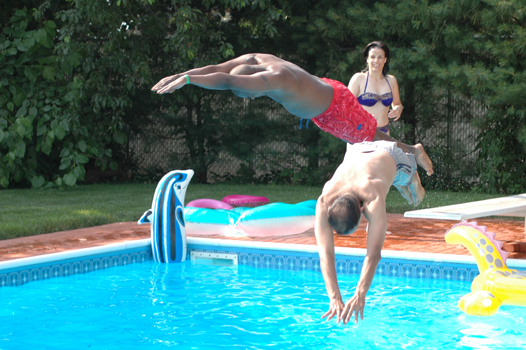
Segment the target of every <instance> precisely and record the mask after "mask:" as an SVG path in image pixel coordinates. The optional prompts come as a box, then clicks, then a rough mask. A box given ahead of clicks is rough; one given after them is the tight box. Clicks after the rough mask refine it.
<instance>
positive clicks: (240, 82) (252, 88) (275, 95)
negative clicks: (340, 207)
mask: <svg viewBox="0 0 526 350" xmlns="http://www.w3.org/2000/svg"><path fill="white" fill-rule="evenodd" d="M187 84H192V85H197V86H200V87H202V88H205V89H210V90H231V91H232V92H233V93H234V94H235V95H236V96H239V97H243V98H247V97H250V98H252V99H254V98H256V97H261V96H268V97H270V98H271V99H273V100H274V101H276V102H278V103H280V104H281V105H283V107H285V109H286V110H287V111H289V112H290V113H292V114H294V115H295V116H297V117H300V118H304V119H310V120H312V121H313V122H314V123H315V124H316V125H318V127H320V129H322V130H323V131H326V132H328V133H330V134H332V135H334V136H336V137H338V138H340V139H342V140H344V141H347V142H350V143H353V144H354V143H359V142H363V141H373V140H389V141H392V142H396V143H397V145H398V147H399V148H401V149H402V150H403V151H404V152H406V153H412V154H414V155H415V158H416V161H417V162H418V164H419V165H420V166H422V167H423V168H424V169H425V170H426V172H427V174H428V175H431V174H433V164H432V163H431V159H429V157H428V156H427V154H426V152H425V151H424V148H423V147H422V145H421V144H417V145H415V146H409V145H406V144H403V143H401V142H399V141H396V140H395V139H393V138H391V137H390V136H388V135H387V134H385V133H383V132H381V131H378V130H376V120H375V119H374V117H373V116H372V115H371V114H369V113H368V112H366V111H365V110H364V109H363V108H362V106H360V104H359V103H358V100H357V99H356V97H354V95H353V94H352V93H351V92H350V91H349V90H348V89H347V87H346V86H345V85H343V84H342V83H340V82H338V81H334V80H330V79H326V78H318V77H316V76H314V75H312V74H309V73H307V72H306V71H305V70H303V69H302V68H300V67H298V66H297V65H295V64H293V63H290V62H288V61H285V60H282V59H281V58H278V57H276V56H273V55H269V54H261V53H254V54H246V55H243V56H240V57H238V58H235V59H233V60H230V61H227V62H224V63H221V64H218V65H210V66H206V67H202V68H195V69H191V70H189V71H186V72H184V73H180V74H176V75H172V76H169V77H166V78H164V79H162V80H161V81H159V82H158V83H157V84H155V86H154V87H153V88H152V91H156V92H157V93H158V94H164V93H169V92H173V91H175V90H177V89H180V88H182V87H183V86H185V85H187Z"/></svg>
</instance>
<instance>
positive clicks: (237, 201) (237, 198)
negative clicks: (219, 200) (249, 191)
mask: <svg viewBox="0 0 526 350" xmlns="http://www.w3.org/2000/svg"><path fill="white" fill-rule="evenodd" d="M223 202H225V203H228V204H231V205H235V206H247V207H254V206H257V205H262V204H267V203H268V198H267V197H261V196H249V195H243V194H231V195H228V196H226V197H225V198H223Z"/></svg>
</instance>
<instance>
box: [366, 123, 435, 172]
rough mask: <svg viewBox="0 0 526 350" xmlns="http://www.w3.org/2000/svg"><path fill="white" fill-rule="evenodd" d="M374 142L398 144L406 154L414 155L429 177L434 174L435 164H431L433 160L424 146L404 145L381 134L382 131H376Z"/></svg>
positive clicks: (418, 144)
mask: <svg viewBox="0 0 526 350" xmlns="http://www.w3.org/2000/svg"><path fill="white" fill-rule="evenodd" d="M374 140H375V141H376V140H382V141H391V142H396V146H397V147H398V148H400V149H401V150H402V151H404V152H405V153H411V154H414V156H415V159H416V162H417V163H418V165H420V166H421V167H422V168H424V169H425V171H426V172H427V175H432V174H433V163H432V162H431V159H430V158H429V156H428V155H427V153H426V151H425V150H424V146H422V144H420V143H417V144H416V145H414V146H409V145H406V144H405V143H402V142H400V141H398V140H396V139H394V138H392V137H391V136H389V135H387V134H385V133H383V132H381V131H380V130H378V129H376V132H375V134H374Z"/></svg>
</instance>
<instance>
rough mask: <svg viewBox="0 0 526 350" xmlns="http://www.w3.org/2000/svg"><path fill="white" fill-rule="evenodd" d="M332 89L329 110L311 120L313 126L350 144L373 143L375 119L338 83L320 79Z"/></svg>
mask: <svg viewBox="0 0 526 350" xmlns="http://www.w3.org/2000/svg"><path fill="white" fill-rule="evenodd" d="M321 79H322V80H323V81H324V82H326V83H327V84H330V85H331V86H332V88H333V89H334V96H333V98H332V103H331V105H330V106H329V108H328V109H327V110H326V111H325V112H323V113H322V114H320V115H319V116H317V117H315V118H312V119H311V120H312V121H313V122H314V124H316V125H318V127H319V128H320V129H322V130H323V131H325V132H328V133H329V134H332V135H334V136H336V137H337V138H339V139H342V140H344V141H347V142H350V143H360V142H363V141H373V139H374V134H375V132H376V119H374V117H373V116H372V114H370V113H369V112H367V111H366V110H365V109H363V108H362V106H361V105H360V103H358V100H357V99H356V97H354V95H353V93H352V92H351V91H350V90H349V89H348V88H347V87H346V86H345V85H343V84H342V83H340V82H339V81H335V80H331V79H327V78H321Z"/></svg>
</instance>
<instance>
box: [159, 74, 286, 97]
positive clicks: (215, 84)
mask: <svg viewBox="0 0 526 350" xmlns="http://www.w3.org/2000/svg"><path fill="white" fill-rule="evenodd" d="M280 82H281V75H280V74H279V73H274V72H269V71H265V72H259V73H255V74H252V75H230V74H228V73H211V74H206V75H191V76H190V75H183V76H181V77H179V78H177V79H176V80H174V81H173V82H171V83H170V84H169V85H167V86H166V87H164V88H163V89H160V90H159V91H157V93H158V94H164V93H170V92H173V91H175V90H178V89H180V88H182V87H183V86H185V85H196V86H199V87H202V88H205V89H209V90H234V91H239V92H243V93H246V94H251V95H254V97H256V96H257V95H259V94H264V93H266V92H268V91H271V90H276V89H279V88H280Z"/></svg>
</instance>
